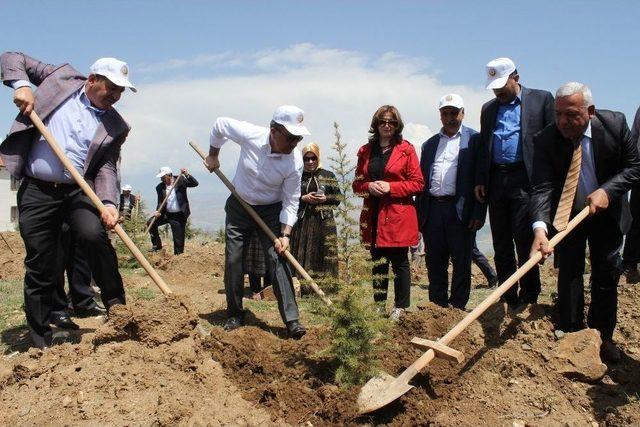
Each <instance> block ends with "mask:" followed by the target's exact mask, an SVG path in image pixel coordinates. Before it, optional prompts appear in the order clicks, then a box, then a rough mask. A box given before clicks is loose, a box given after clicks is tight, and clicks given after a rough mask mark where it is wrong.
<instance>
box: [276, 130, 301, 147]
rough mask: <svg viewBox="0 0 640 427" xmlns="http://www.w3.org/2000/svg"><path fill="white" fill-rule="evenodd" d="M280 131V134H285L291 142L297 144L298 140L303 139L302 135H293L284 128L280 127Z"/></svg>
mask: <svg viewBox="0 0 640 427" xmlns="http://www.w3.org/2000/svg"><path fill="white" fill-rule="evenodd" d="M278 132H280V134H281V135H282V136H284V137H285V139H286V140H287V142H288V143H290V144H297V143H298V142H300V141H302V138H303V136H302V135H291V134H290V133H289V132H287V131H285V130H283V129H278Z"/></svg>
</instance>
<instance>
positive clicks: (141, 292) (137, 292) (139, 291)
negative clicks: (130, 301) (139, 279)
mask: <svg viewBox="0 0 640 427" xmlns="http://www.w3.org/2000/svg"><path fill="white" fill-rule="evenodd" d="M129 294H130V295H131V296H132V297H133V298H134V299H141V300H145V301H151V300H153V299H155V298H156V297H157V296H158V293H157V292H156V291H154V290H153V289H150V288H136V289H133V290H132V291H130V292H129Z"/></svg>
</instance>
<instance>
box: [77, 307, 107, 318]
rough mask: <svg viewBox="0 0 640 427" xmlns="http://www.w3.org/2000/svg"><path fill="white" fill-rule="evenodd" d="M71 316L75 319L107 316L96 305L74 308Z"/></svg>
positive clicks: (105, 312)
mask: <svg viewBox="0 0 640 427" xmlns="http://www.w3.org/2000/svg"><path fill="white" fill-rule="evenodd" d="M73 314H74V315H75V316H77V317H96V316H104V315H105V314H107V310H105V309H104V308H100V307H98V306H97V305H93V306H91V307H89V308H84V307H75V308H74V309H73Z"/></svg>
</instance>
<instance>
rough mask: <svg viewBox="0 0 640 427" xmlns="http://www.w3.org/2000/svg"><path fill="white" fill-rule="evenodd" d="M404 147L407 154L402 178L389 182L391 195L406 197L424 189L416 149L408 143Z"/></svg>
mask: <svg viewBox="0 0 640 427" xmlns="http://www.w3.org/2000/svg"><path fill="white" fill-rule="evenodd" d="M407 144H408V147H405V148H404V149H405V150H406V153H407V154H408V155H407V156H406V157H407V160H406V163H405V165H404V171H403V175H404V179H403V180H402V181H393V182H390V183H389V187H390V191H389V195H390V196H391V197H408V196H414V195H417V194H419V193H421V192H422V190H423V189H424V178H423V177H422V171H421V170H420V161H419V160H418V155H417V154H416V149H415V148H414V147H413V145H411V144H410V143H407Z"/></svg>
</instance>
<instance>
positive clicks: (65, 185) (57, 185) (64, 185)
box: [24, 176, 79, 190]
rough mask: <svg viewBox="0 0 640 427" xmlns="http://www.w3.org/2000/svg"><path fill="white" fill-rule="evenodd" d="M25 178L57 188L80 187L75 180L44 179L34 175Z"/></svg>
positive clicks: (71, 188)
mask: <svg viewBox="0 0 640 427" xmlns="http://www.w3.org/2000/svg"><path fill="white" fill-rule="evenodd" d="M24 179H26V180H27V181H31V182H33V183H34V184H37V185H39V186H43V187H49V188H55V189H57V190H75V189H76V188H79V186H78V184H76V183H75V182H51V181H43V180H42V179H38V178H34V177H32V176H25V177H24Z"/></svg>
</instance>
